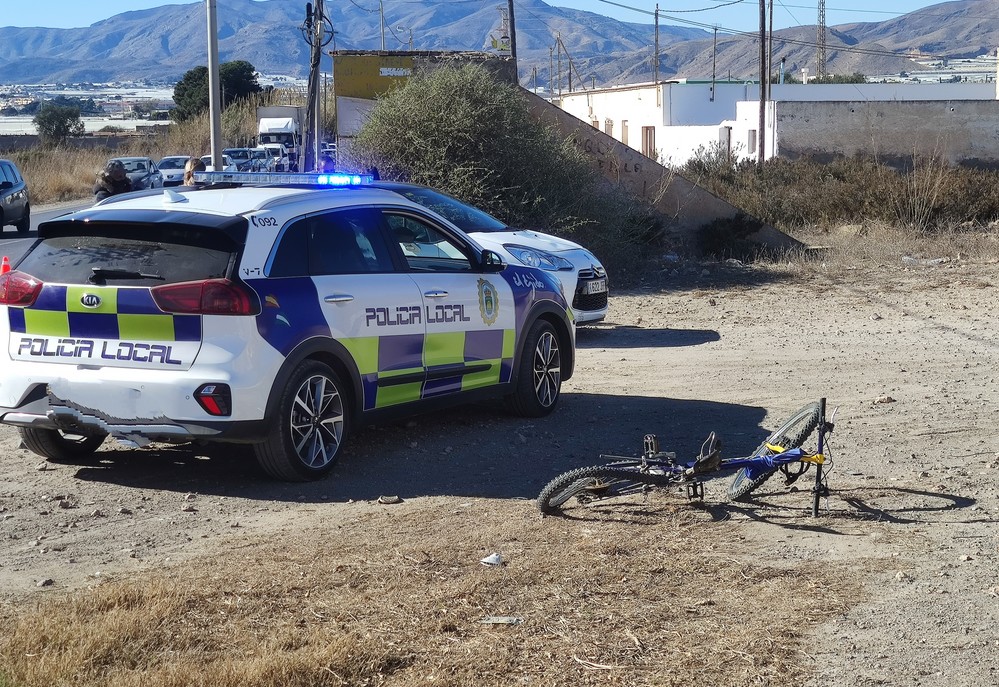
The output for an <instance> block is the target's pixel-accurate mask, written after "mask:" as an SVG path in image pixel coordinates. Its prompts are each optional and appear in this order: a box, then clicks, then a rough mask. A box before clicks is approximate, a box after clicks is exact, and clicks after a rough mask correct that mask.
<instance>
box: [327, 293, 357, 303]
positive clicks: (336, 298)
mask: <svg viewBox="0 0 999 687" xmlns="http://www.w3.org/2000/svg"><path fill="white" fill-rule="evenodd" d="M352 300H354V297H353V296H352V295H350V294H349V293H334V294H333V295H331V296H326V297H325V298H323V301H325V302H326V303H349V302H350V301H352Z"/></svg>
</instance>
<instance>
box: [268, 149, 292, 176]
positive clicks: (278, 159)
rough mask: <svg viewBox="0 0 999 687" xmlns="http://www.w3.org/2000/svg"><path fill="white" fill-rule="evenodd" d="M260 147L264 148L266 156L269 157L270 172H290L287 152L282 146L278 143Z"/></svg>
mask: <svg viewBox="0 0 999 687" xmlns="http://www.w3.org/2000/svg"><path fill="white" fill-rule="evenodd" d="M261 147H262V148H264V149H265V150H266V151H267V154H268V155H270V156H271V164H270V168H271V169H270V171H272V172H290V171H291V161H290V159H289V157H288V151H287V150H285V149H284V146H283V145H281V144H280V143H265V144H264V145H263V146H261Z"/></svg>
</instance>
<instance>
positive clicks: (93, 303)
mask: <svg viewBox="0 0 999 687" xmlns="http://www.w3.org/2000/svg"><path fill="white" fill-rule="evenodd" d="M80 303H82V304H83V307H84V308H99V307H101V297H100V296H98V295H97V294H95V293H85V294H83V296H82V297H81V298H80Z"/></svg>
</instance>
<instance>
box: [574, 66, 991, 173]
mask: <svg viewBox="0 0 999 687" xmlns="http://www.w3.org/2000/svg"><path fill="white" fill-rule="evenodd" d="M996 102H997V100H996V84H995V83H953V84H898V83H888V84H775V85H774V86H773V91H772V101H771V103H770V104H769V106H768V111H767V115H766V116H767V128H766V130H765V138H764V144H765V146H766V151H765V155H766V157H767V158H770V157H773V156H774V155H787V156H789V157H795V156H799V155H813V156H830V155H836V154H837V153H838V151H840V150H849V151H851V152H849V153H847V154H851V155H852V154H853V151H855V150H861V151H863V150H865V149H869V148H870V147H871V143H870V141H871V139H870V136H869V135H868V134H867V133H865V134H864V137H860V136H858V135H857V131H856V125H857V119H858V118H857V117H856V116H855V115H856V112H855V111H856V110H857V109H858V108H860V109H863V110H865V111H868V112H871V113H872V114H871V115H870V116H871V118H872V119H876V118H877V117H882V118H884V119H886V120H888V121H890V120H892V119H893V118H895V117H896V116H898V117H901V119H900V120H899V121H904V122H906V124H905V125H904V126H908V120H907V117H908V115H907V114H906V113H908V112H918V111H920V110H919V107H918V106H919V105H920V104H922V105H925V106H926V110H924V111H923V112H924V113H926V112H937V111H938V110H937V108H938V106H944V107H955V110H956V111H957V112H960V111H961V110H962V109H967V110H968V111H969V112H970V109H971V107H972V106H973V104H974V103H978V104H979V105H980V106H981V108H982V109H981V110H979V111H980V112H982V113H990V112H992V108H993V107H994V106H995V103H996ZM559 103H560V105H561V107H562V109H564V110H565V111H566V112H569V113H570V114H573V115H575V116H576V117H577V118H579V119H582V120H583V121H584V122H590V123H596V125H597V126H598V127H599V128H600V129H601V130H602V131H604V132H605V133H606V132H607V129H608V126H607V122H608V120H609V121H610V122H611V126H610V131H611V135H612V136H613V137H614V138H615V139H617V140H618V141H621V142H622V143H625V144H626V145H629V146H630V147H632V148H634V149H635V150H637V151H640V152H641V151H642V134H641V131H642V127H647V126H651V127H654V129H655V148H656V150H655V156H656V157H657V159H660V160H664V161H667V162H668V163H670V164H678V165H679V164H683V163H684V162H685V161H686V160H688V159H690V157H691V156H693V154H694V153H695V152H696V151H697V149H698V148H700V147H702V146H703V147H705V148H709V147H710V146H712V145H713V144H715V143H716V142H718V141H727V140H729V134H728V132H726V131H725V130H726V129H728V130H730V132H731V133H730V140H731V147H730V150H731V151H732V154H733V155H734V156H736V157H740V158H749V159H753V160H755V159H756V157H757V147H756V145H755V144H753V141H754V140H755V139H756V134H755V132H756V130H757V129H758V128H759V87H758V85H757V84H755V83H716V84H714V85H712V84H710V83H703V82H696V83H661V84H659V85H658V86H656V85H655V84H652V83H646V84H636V85H633V86H619V87H615V88H606V89H596V90H589V91H578V92H575V93H570V94H563V97H562V99H561V100H560V101H559ZM954 103H963V104H965V105H967V106H968V107H967V108H962V107H961V106H955V105H954ZM879 105H880V107H879ZM799 106H800V107H799ZM844 106H845V107H846V109H845V110H844V109H843V107H844ZM775 107H776V108H779V110H777V111H781V112H785V113H787V116H788V117H791V116H792V115H791V113H793V112H801V113H805V112H810V113H814V117H812V116H810V115H804V114H802V115H801V116H800V117H799V116H795V120H796V121H795V123H794V125H793V131H791V132H790V133H789V132H787V131H785V130H784V128H785V122H782V121H781V120H780V119H779V118H778V116H777V115H776V111H775ZM913 107H915V108H916V109H915V110H912V109H910V108H913ZM850 109H852V110H854V112H850V111H849V110H850ZM823 111H825V112H826V113H827V114H821V113H822V112H823ZM875 111H876V112H878V113H879V114H877V115H875V114H873V113H874V112H875ZM895 113H898V114H897V115H896V114H895ZM840 114H846V115H849V117H847V118H845V119H844V118H842V117H840ZM919 116H920V115H918V114H917V115H914V117H915V118H916V119H918V117H919ZM989 116H992V115H989ZM803 117H807V118H810V119H811V121H813V122H814V121H818V120H821V121H822V122H824V123H826V124H829V125H830V126H831V127H832V128H833V129H835V130H840V131H843V136H842V137H833V139H832V142H831V143H829V144H828V145H823V140H822V138H823V137H822V135H820V134H818V133H816V128H817V127H814V126H813V127H809V126H807V123H802V122H801V119H802V118H803ZM969 117H973V116H972V115H969ZM625 121H626V122H627V131H628V137H627V140H625V139H624V136H623V135H622V132H623V130H624V127H623V123H624V122H625ZM992 121H993V122H995V124H994V126H995V127H997V128H999V119H995V118H993V120H992ZM927 122H929V123H932V126H937V127H938V128H939V130H940V131H948V132H949V133H948V136H947V139H946V140H945V139H942V138H941V136H940V134H939V133H938V132H932V134H933V135H932V136H926V135H924V136H921V138H922V140H924V141H926V140H932V141H934V142H938V143H939V144H941V145H942V146H944V147H946V146H948V145H949V139H950V138H954V139H955V140H958V139H961V138H962V136H961V132H959V131H950V128H949V127H952V126H956V125H958V124H960V125H961V126H965V123H964V121H963V120H961V118H960V117H958V116H952V117H939V116H935V115H934V116H931V117H930V118H929V120H926V121H925V122H922V123H920V122H916V123H918V124H920V126H919V128H918V129H917V130H919V131H921V132H922V131H924V130H925V129H927V128H932V126H930V125H928V124H927ZM787 123H788V124H790V123H791V120H790V119H788V120H787ZM774 127H776V130H775V128H774ZM988 127H989V125H988V124H983V123H982V122H980V121H979V122H978V123H969V137H970V138H969V140H968V142H967V143H966V144H965V143H960V142H959V143H958V144H957V147H956V148H955V149H954V150H949V151H948V157H949V158H951V159H952V160H954V161H955V162H960V161H968V162H967V163H968V164H972V162H971V161H973V160H980V161H984V162H975V163H974V164H979V165H985V166H988V165H992V164H999V146H992V147H990V143H989V137H988V135H986V133H987V132H981V133H979V132H977V130H979V129H982V128H985V129H987V128H988ZM851 130H853V134H854V135H853V136H852V137H851V136H850V135H849V133H850V132H851ZM750 132H753V133H750ZM808 132H810V135H811V137H812V139H813V142H812V144H808V143H806V142H805V141H804V139H806V138H807V137H808V135H809V133H808ZM879 133H881V132H879ZM775 141H787V143H788V146H787V147H785V146H780V147H779V149H774V148H773V144H774V142H775ZM778 145H780V144H778ZM909 148H910V150H909V153H908V155H909V157H910V158H911V156H912V150H911V148H912V146H911V145H910V146H909ZM899 150H901V148H900V146H898V145H895V146H893V147H892V150H891V154H892V155H898V154H899Z"/></svg>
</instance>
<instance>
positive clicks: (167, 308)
mask: <svg viewBox="0 0 999 687" xmlns="http://www.w3.org/2000/svg"><path fill="white" fill-rule="evenodd" d="M150 292H151V293H152V295H153V300H154V301H155V302H156V305H157V306H158V307H159V309H160V310H162V311H163V312H169V313H183V314H190V315H256V314H257V313H259V312H260V307H259V306H258V304H257V297H256V295H255V294H254V293H253V292H252V291H250V290H249V289H248V288H247V287H246V286H243V285H242V284H237V283H236V282H233V281H230V280H228V279H205V280H202V281H185V282H181V283H179V284H167V285H165V286H155V287H153V288H152V289H150Z"/></svg>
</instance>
